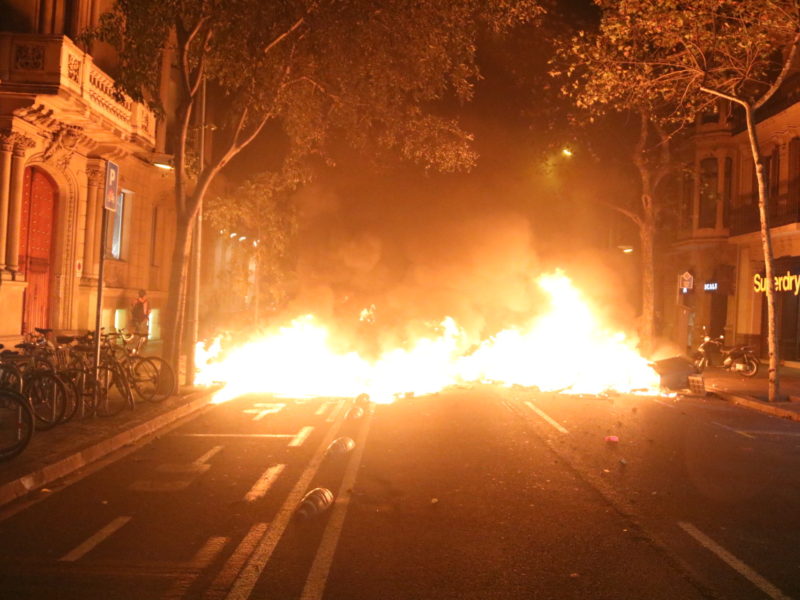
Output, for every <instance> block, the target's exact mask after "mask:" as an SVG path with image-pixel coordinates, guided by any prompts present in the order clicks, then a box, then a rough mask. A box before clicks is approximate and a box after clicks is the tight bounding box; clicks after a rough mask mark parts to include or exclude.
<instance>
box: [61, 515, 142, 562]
mask: <svg viewBox="0 0 800 600" xmlns="http://www.w3.org/2000/svg"><path fill="white" fill-rule="evenodd" d="M131 518H132V517H117V518H116V519H114V520H113V521H111V523H109V524H108V525H106V526H105V527H103V528H102V529H101V530H100V531H98V532H97V533H95V534H94V535H92V536H90V537H89V539H87V540H86V541H85V542H83V543H82V544H79V545H78V546H76V547H75V548H73V549H72V550H70V551H69V552H67V553H66V554H65V555H64V556H62V557H61V558H59V559H58V560H60V561H64V562H74V561H76V560H80V559H81V558H83V557H84V556H86V555H87V554H88V553H89V552H91V551H92V550H93V549H94V548H96V547H97V546H98V545H99V544H100V543H102V542H103V541H104V540H106V539H107V538H109V537H110V536H111V535H113V533H114V532H115V531H117V530H118V529H120V528H121V527H123V526H124V525H125V523H127V522H128V521H130V520H131Z"/></svg>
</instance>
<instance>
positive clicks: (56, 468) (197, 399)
mask: <svg viewBox="0 0 800 600" xmlns="http://www.w3.org/2000/svg"><path fill="white" fill-rule="evenodd" d="M214 391H216V390H215V388H209V389H206V390H201V391H199V392H192V393H190V394H187V395H186V396H185V398H186V400H187V402H186V403H185V404H182V405H181V406H177V407H175V408H174V409H172V410H170V411H168V412H165V413H162V414H160V415H158V416H157V417H154V418H153V419H150V420H149V421H147V422H145V423H140V424H139V425H136V426H135V427H132V428H131V429H128V430H126V431H122V432H120V433H118V434H116V435H115V436H113V437H110V438H107V439H105V440H102V441H100V442H97V443H95V444H93V445H91V446H87V447H86V448H84V449H82V450H79V451H78V452H75V453H74V454H71V455H70V456H67V457H65V458H62V459H61V460H59V461H58V462H54V463H52V464H49V465H46V466H44V467H41V468H40V469H37V470H36V471H33V472H31V473H29V474H27V475H23V476H22V477H19V478H17V479H14V480H12V481H9V482H8V483H5V484H3V485H1V486H0V506H4V505H6V504H8V503H9V502H12V501H14V500H16V499H17V498H21V497H22V496H25V495H26V494H29V493H30V492H32V491H34V490H36V489H38V488H40V487H43V486H45V485H47V484H48V483H51V482H53V481H55V480H56V479H61V478H62V477H65V476H67V475H69V474H70V473H73V472H74V471H77V470H78V469H82V468H83V467H85V466H86V465H88V464H90V463H92V462H94V461H96V460H99V459H101V458H105V457H107V456H108V455H109V454H110V453H111V452H114V451H115V450H118V449H119V448H122V447H123V446H126V445H128V444H132V443H134V442H137V441H139V440H140V439H142V438H143V437H145V436H148V435H151V434H153V433H154V432H156V431H158V430H159V429H161V428H163V427H166V426H167V425H170V424H172V423H174V422H175V421H177V420H179V419H181V418H183V417H185V416H187V415H189V414H191V413H193V412H195V411H196V410H199V409H201V408H203V407H204V406H207V405H208V404H209V402H210V400H211V395H212V394H213V392H214Z"/></svg>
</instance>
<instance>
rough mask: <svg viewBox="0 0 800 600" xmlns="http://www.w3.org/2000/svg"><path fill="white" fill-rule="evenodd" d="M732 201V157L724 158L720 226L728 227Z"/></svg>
mask: <svg viewBox="0 0 800 600" xmlns="http://www.w3.org/2000/svg"><path fill="white" fill-rule="evenodd" d="M732 202H733V159H732V158H731V157H730V156H728V157H726V158H725V172H724V173H723V180H722V226H723V227H729V226H730V221H731V203H732Z"/></svg>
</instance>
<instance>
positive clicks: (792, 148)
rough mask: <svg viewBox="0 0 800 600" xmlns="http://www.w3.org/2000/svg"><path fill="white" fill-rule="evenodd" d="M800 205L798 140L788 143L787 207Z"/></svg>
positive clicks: (799, 145)
mask: <svg viewBox="0 0 800 600" xmlns="http://www.w3.org/2000/svg"><path fill="white" fill-rule="evenodd" d="M798 204H800V138H793V139H792V141H790V142H789V205H790V206H795V207H796V206H797V205H798Z"/></svg>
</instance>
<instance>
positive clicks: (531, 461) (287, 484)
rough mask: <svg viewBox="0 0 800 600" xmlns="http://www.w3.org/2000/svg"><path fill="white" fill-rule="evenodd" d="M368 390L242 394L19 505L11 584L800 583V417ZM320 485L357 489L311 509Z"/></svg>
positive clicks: (155, 587) (268, 590)
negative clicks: (342, 449) (394, 397)
mask: <svg viewBox="0 0 800 600" xmlns="http://www.w3.org/2000/svg"><path fill="white" fill-rule="evenodd" d="M351 404H352V403H351V401H350V400H344V399H330V400H314V401H308V402H295V401H289V400H276V399H271V398H266V397H263V396H262V397H258V396H250V397H244V398H240V399H237V400H234V401H232V402H229V403H227V404H224V405H221V406H217V407H213V408H211V409H209V410H206V411H204V412H203V413H201V414H199V415H197V416H195V417H193V418H191V419H189V420H187V421H186V422H184V423H182V424H181V425H180V426H178V427H176V428H173V429H172V430H170V431H168V432H165V433H164V434H163V435H162V436H161V437H159V438H158V439H155V440H152V441H150V442H149V443H146V444H142V445H140V446H139V447H136V448H135V449H133V451H130V450H126V451H124V452H120V454H119V455H118V456H112V457H109V459H108V461H107V464H105V465H100V466H97V467H94V468H90V469H88V470H87V471H86V472H84V473H82V474H80V475H78V476H76V477H73V478H72V479H71V480H69V481H65V482H62V483H60V484H59V485H57V486H53V487H52V488H51V489H50V490H49V491H46V492H42V493H40V494H39V495H38V497H36V498H35V499H33V500H31V501H27V502H26V503H22V504H18V505H15V506H10V507H7V508H6V509H4V510H3V511H1V512H0V597H1V598H3V599H6V598H9V599H17V598H19V599H22V598H37V599H38V598H48V599H49V598H53V597H57V598H59V599H62V598H63V599H71V598H75V599H78V598H80V599H81V600H86V599H95V598H97V599H104V600H107V599H118V598H119V599H127V598H131V599H133V598H136V599H150V598H153V599H156V598H158V599H181V598H190V599H194V598H197V599H208V600H214V599H220V600H221V599H227V600H235V599H242V600H244V599H245V598H259V599H260V598H275V599H279V600H289V599H295V598H301V599H303V600H312V599H321V598H324V599H326V600H334V599H335V600H345V599H347V600H361V599H364V600H366V599H370V600H372V599H374V600H393V599H398V600H406V599H409V600H410V599H428V598H431V599H434V598H435V599H449V598H453V599H455V598H458V599H472V598H475V599H478V598H480V599H494V598H498V599H517V598H519V599H522V598H525V599H532V598H535V599H538V598H543V599H544V598H548V599H549V598H552V599H569V598H604V599H605V598H608V599H611V598H613V599H625V598H631V599H633V598H637V599H638V598H653V599H659V598H665V599H666V598H670V599H676V598H680V599H684V598H685V599H692V598H709V597H710V598H732V599H738V598H742V599H745V598H748V599H749V598H786V597H796V598H800V547H798V544H797V539H798V533H800V511H798V510H797V508H796V503H797V500H798V499H800V424H798V423H791V422H787V421H781V420H778V419H774V418H770V417H766V416H764V415H760V414H756V413H751V412H747V411H744V410H741V409H738V408H736V407H733V406H731V405H729V404H726V403H724V402H722V401H720V400H711V399H708V400H692V399H680V400H676V399H653V398H642V397H633V396H617V397H612V398H609V397H569V396H559V395H552V394H541V393H536V392H534V391H530V390H523V389H514V390H502V389H499V388H494V387H490V386H486V387H476V388H472V389H466V388H464V389H454V390H449V391H447V392H443V393H441V394H437V395H435V396H430V397H422V398H408V399H403V400H400V401H398V402H397V403H395V404H393V405H390V406H374V405H372V406H370V407H368V410H367V411H366V412H365V413H364V414H363V415H362V416H361V417H360V418H352V417H353V415H352V414H351V415H350V417H347V415H348V412H349V411H350V407H351ZM340 437H349V438H351V439H353V440H354V441H355V448H354V449H353V450H351V451H350V452H348V453H345V454H338V455H335V454H329V453H326V449H327V448H328V446H329V444H330V442H331V441H333V440H335V439H338V438H340ZM100 467H102V468H100ZM316 487H324V488H327V489H330V490H331V491H332V492H333V493H334V495H335V497H336V502H335V503H334V504H333V505H332V506H331V507H330V508H329V509H328V510H327V511H325V512H323V513H321V514H319V515H318V516H316V517H311V518H308V519H305V520H301V519H298V518H297V517H296V516H295V514H294V513H295V508H296V506H297V504H298V502H299V501H300V499H301V498H302V497H303V495H304V494H305V493H306V492H307V491H308V490H309V489H312V488H316Z"/></svg>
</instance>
